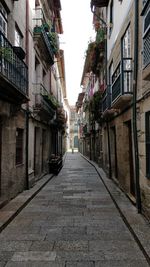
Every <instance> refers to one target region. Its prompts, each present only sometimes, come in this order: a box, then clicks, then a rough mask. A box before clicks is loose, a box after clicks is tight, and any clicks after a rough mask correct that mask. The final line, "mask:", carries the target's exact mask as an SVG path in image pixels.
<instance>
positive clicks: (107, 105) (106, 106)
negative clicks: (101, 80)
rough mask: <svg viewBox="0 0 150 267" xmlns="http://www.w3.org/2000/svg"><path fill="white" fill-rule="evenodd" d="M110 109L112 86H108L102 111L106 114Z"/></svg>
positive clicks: (104, 94)
mask: <svg viewBox="0 0 150 267" xmlns="http://www.w3.org/2000/svg"><path fill="white" fill-rule="evenodd" d="M110 108H111V93H110V86H107V88H106V90H105V91H104V93H103V101H102V110H103V112H105V111H106V110H108V109H110Z"/></svg>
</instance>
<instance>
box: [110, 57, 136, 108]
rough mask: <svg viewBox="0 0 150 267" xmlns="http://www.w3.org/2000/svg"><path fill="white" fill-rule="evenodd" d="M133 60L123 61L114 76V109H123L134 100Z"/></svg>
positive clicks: (112, 104)
mask: <svg viewBox="0 0 150 267" xmlns="http://www.w3.org/2000/svg"><path fill="white" fill-rule="evenodd" d="M131 64H132V59H131V58H124V59H123V60H122V69H121V65H120V64H119V65H118V67H117V68H116V70H115V72H114V74H113V76H112V99H111V101H112V103H111V106H112V107H113V108H114V109H123V108H124V107H126V106H127V105H128V104H129V103H130V102H131V100H132V69H131Z"/></svg>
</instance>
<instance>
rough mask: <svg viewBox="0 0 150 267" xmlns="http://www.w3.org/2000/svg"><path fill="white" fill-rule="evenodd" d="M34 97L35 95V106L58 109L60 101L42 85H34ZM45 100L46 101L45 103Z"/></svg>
mask: <svg viewBox="0 0 150 267" xmlns="http://www.w3.org/2000/svg"><path fill="white" fill-rule="evenodd" d="M33 89H34V95H35V106H36V107H38V106H41V105H46V106H48V107H51V108H52V109H54V110H55V109H57V107H58V101H57V100H56V98H55V96H54V95H51V94H50V93H49V92H48V91H47V90H46V88H45V87H44V86H43V84H41V83H34V84H33ZM43 99H44V101H43Z"/></svg>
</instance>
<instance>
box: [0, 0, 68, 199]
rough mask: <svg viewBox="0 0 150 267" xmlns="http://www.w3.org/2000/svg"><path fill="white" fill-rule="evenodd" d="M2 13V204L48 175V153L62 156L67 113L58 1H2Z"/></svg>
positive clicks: (0, 126) (0, 172)
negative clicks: (59, 37) (59, 36)
mask: <svg viewBox="0 0 150 267" xmlns="http://www.w3.org/2000/svg"><path fill="white" fill-rule="evenodd" d="M0 8H1V15H2V19H3V21H4V23H3V28H1V29H0V30H1V31H2V33H0V34H1V38H2V40H3V41H2V42H1V47H0V49H1V51H2V64H1V71H0V81H1V86H0V87H1V88H0V91H1V93H0V166H1V167H0V204H1V202H2V203H4V201H5V200H6V201H8V200H10V199H11V198H13V197H14V196H16V195H17V194H18V193H19V192H21V191H23V190H24V189H26V188H29V187H30V186H33V185H34V183H35V182H36V181H37V179H40V178H41V177H42V176H43V175H44V174H45V173H47V172H48V171H49V169H48V161H49V158H50V156H51V154H56V155H58V154H59V155H60V154H61V155H62V154H64V153H65V151H66V141H65V138H66V135H65V132H66V122H67V113H68V112H69V111H68V104H66V101H65V100H64V98H66V97H67V96H66V84H65V64H64V55H63V51H62V50H60V48H59V40H58V34H61V33H62V32H63V28H62V23H61V14H60V10H61V3H60V1H57V5H56V3H53V4H52V3H50V2H49V1H42V0H41V1H36V0H30V1H29V0H26V1H12V0H11V1H7V0H5V1H2V3H1V5H0ZM18 14H19V15H18ZM56 17H57V19H56ZM53 27H54V29H55V30H54V29H53ZM52 36H53V38H52ZM52 40H54V41H53V42H52ZM6 44H7V46H6ZM14 46H15V47H14ZM20 58H21V59H20ZM27 65H28V69H27ZM16 66H17V67H16ZM22 68H24V69H25V71H26V74H25V73H23V72H22ZM18 73H19V74H18ZM17 75H18V76H17ZM25 75H26V76H25ZM18 79H19V80H18ZM25 82H26V83H25ZM24 83H25V85H26V87H25V86H24ZM23 86H24V87H23Z"/></svg>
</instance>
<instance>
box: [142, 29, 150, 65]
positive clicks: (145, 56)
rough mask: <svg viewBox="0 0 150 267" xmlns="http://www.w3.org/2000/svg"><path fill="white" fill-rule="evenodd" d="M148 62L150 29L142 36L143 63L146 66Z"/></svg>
mask: <svg viewBox="0 0 150 267" xmlns="http://www.w3.org/2000/svg"><path fill="white" fill-rule="evenodd" d="M149 64H150V29H149V31H148V32H147V34H146V36H145V37H144V38H143V65H144V67H146V66H147V65H149Z"/></svg>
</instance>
